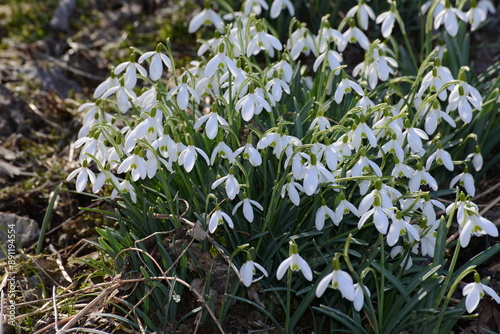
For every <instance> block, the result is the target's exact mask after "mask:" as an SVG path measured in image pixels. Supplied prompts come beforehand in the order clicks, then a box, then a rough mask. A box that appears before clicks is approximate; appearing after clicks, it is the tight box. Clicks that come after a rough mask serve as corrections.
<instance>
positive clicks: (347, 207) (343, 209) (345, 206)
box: [335, 193, 359, 225]
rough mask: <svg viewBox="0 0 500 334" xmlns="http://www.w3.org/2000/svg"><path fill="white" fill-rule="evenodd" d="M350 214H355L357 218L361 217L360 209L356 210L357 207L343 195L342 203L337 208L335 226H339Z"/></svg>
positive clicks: (341, 196)
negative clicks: (345, 216)
mask: <svg viewBox="0 0 500 334" xmlns="http://www.w3.org/2000/svg"><path fill="white" fill-rule="evenodd" d="M349 212H351V213H352V214H354V215H355V216H356V217H359V212H358V209H356V207H355V206H354V205H353V204H352V203H351V202H349V201H348V200H346V198H345V195H344V193H341V194H340V203H339V205H337V207H336V208H335V219H336V221H335V225H338V224H339V223H340V222H341V221H342V218H343V217H344V215H346V214H348V213H349Z"/></svg>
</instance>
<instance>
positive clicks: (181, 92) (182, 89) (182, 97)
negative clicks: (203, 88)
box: [167, 76, 200, 110]
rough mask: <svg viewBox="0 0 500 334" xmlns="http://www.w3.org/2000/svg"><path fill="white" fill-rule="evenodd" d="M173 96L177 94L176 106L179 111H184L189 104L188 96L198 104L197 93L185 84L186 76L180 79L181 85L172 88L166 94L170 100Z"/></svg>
mask: <svg viewBox="0 0 500 334" xmlns="http://www.w3.org/2000/svg"><path fill="white" fill-rule="evenodd" d="M174 94H177V105H178V106H179V109H181V110H185V109H186V108H187V107H188V104H189V95H191V97H192V98H194V100H195V101H196V103H200V97H199V95H198V93H197V92H196V91H195V90H194V89H193V88H192V87H191V86H189V85H188V84H187V76H184V77H182V83H181V84H179V85H177V86H175V87H173V88H172V89H171V90H170V91H169V92H168V95H167V96H168V98H169V99H170V98H172V96H173V95H174Z"/></svg>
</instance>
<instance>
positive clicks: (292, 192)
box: [281, 176, 304, 206]
mask: <svg viewBox="0 0 500 334" xmlns="http://www.w3.org/2000/svg"><path fill="white" fill-rule="evenodd" d="M299 191H304V188H302V186H301V185H300V183H297V182H295V179H294V178H293V176H292V177H290V180H289V181H288V182H287V183H285V184H284V185H283V188H281V198H285V195H286V194H287V193H288V198H289V199H290V201H291V202H292V203H293V204H294V205H295V206H299V205H300V195H299Z"/></svg>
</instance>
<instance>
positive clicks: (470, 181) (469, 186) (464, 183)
mask: <svg viewBox="0 0 500 334" xmlns="http://www.w3.org/2000/svg"><path fill="white" fill-rule="evenodd" d="M468 170H469V168H468V167H467V166H465V170H464V172H463V173H460V174H458V175H457V176H455V177H454V178H453V179H452V180H451V182H450V189H453V187H454V186H455V184H457V183H458V184H459V185H460V186H461V187H464V188H465V191H466V192H467V194H469V195H470V196H472V197H474V195H475V194H476V187H475V186H474V177H473V176H472V175H470V174H469V172H468Z"/></svg>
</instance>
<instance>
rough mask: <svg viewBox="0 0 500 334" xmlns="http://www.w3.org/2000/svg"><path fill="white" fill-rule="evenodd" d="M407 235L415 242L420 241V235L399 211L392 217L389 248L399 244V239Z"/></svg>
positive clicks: (388, 239)
mask: <svg viewBox="0 0 500 334" xmlns="http://www.w3.org/2000/svg"><path fill="white" fill-rule="evenodd" d="M406 234H409V235H410V236H411V237H412V238H413V240H415V241H419V240H420V235H419V234H418V231H417V229H416V228H415V227H414V226H413V225H411V224H410V223H409V222H408V221H406V220H405V219H404V218H403V215H402V214H401V212H400V211H398V212H396V214H395V215H394V216H393V217H392V224H391V226H390V227H389V232H388V233H387V244H388V245H389V246H394V245H395V244H396V243H397V242H398V240H399V237H401V236H403V235H406Z"/></svg>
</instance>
